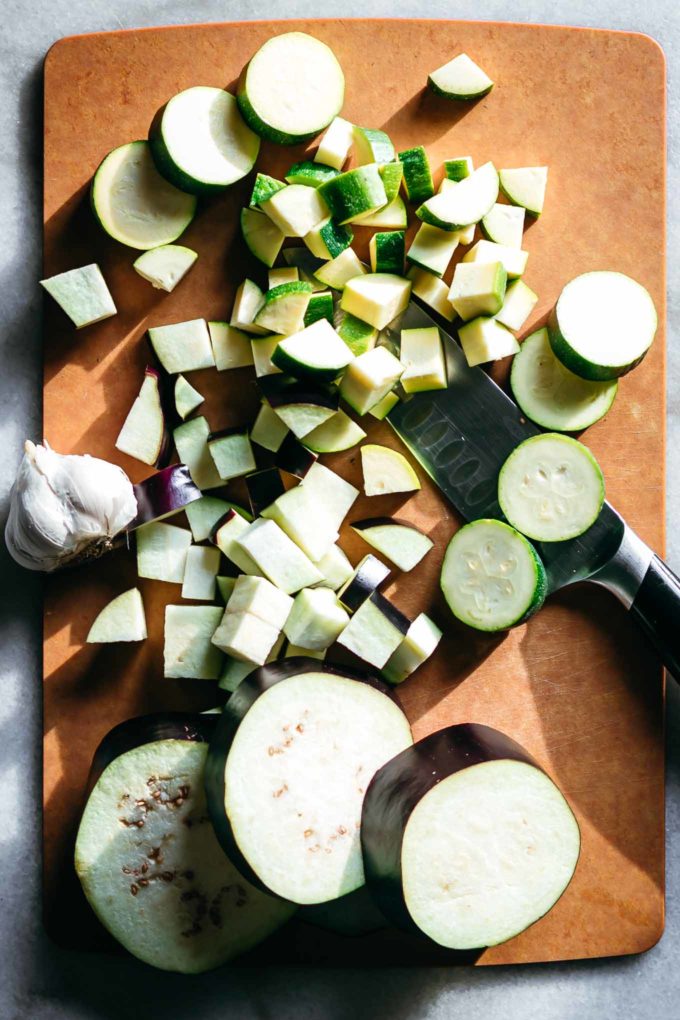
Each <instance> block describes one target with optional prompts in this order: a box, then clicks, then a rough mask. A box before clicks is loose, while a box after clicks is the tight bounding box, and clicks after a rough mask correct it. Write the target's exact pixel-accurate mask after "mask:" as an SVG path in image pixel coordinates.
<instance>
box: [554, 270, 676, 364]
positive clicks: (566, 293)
mask: <svg viewBox="0 0 680 1020" xmlns="http://www.w3.org/2000/svg"><path fill="white" fill-rule="evenodd" d="M656 327H657V314H656V308H655V307H654V302H653V301H652V299H651V297H650V296H649V294H648V292H647V291H646V290H645V288H644V287H643V286H642V285H641V284H639V283H637V281H636V280H633V279H631V277H630V276H626V275H625V274H624V273H614V272H608V271H597V272H593V273H583V274H582V275H581V276H577V277H576V278H575V279H573V280H572V281H571V282H570V283H568V284H567V285H566V287H565V288H564V289H563V291H562V293H561V294H560V296H559V298H558V300H557V304H556V305H555V308H554V309H553V314H552V316H551V319H550V323H549V330H550V344H551V346H552V349H553V351H554V352H555V354H556V356H557V357H558V358H559V359H560V361H561V362H562V364H563V365H564V366H565V367H566V368H568V369H569V370H570V371H571V372H575V373H576V375H580V376H581V377H582V378H583V379H595V380H608V379H616V378H618V377H619V376H621V375H625V374H626V372H630V371H631V369H633V368H635V366H636V365H639V364H640V362H641V361H642V359H643V358H644V356H645V354H646V353H647V351H648V350H649V348H650V347H651V345H652V341H653V340H654V335H655V333H656Z"/></svg>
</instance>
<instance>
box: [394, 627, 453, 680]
mask: <svg viewBox="0 0 680 1020" xmlns="http://www.w3.org/2000/svg"><path fill="white" fill-rule="evenodd" d="M441 639H442V632H441V630H440V629H439V627H438V626H437V624H436V623H434V622H433V621H432V620H431V619H430V617H429V616H427V615H426V614H425V613H420V614H419V616H416V618H415V620H414V621H413V623H412V624H411V626H410V627H409V629H408V630H407V631H406V634H405V636H404V639H403V640H402V642H401V644H400V645H399V647H398V648H397V649H396V650H395V651H394V652H393V653H392V655H391V656H390V657H389V659H388V660H387V662H386V663H385V665H384V667H383V676H384V677H385V679H386V680H389V682H390V683H391V684H400V683H402V681H403V680H406V678H407V677H409V676H411V674H412V673H415V671H416V670H417V669H418V667H419V666H422V665H423V663H424V662H427V660H428V659H429V658H430V656H431V655H432V654H433V653H434V652H435V650H436V648H437V645H438V644H439V642H440V641H441Z"/></svg>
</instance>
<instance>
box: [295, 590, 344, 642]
mask: <svg viewBox="0 0 680 1020" xmlns="http://www.w3.org/2000/svg"><path fill="white" fill-rule="evenodd" d="M348 623H349V616H348V614H347V612H346V610H345V609H343V608H342V606H341V605H340V603H339V602H338V599H337V596H336V594H335V592H334V591H331V589H330V588H303V590H302V591H301V592H298V594H297V595H296V596H295V601H294V602H293V608H292V609H291V611H290V616H289V617H288V619H287V620H286V623H285V626H284V628H283V631H284V633H285V635H286V637H287V638H288V640H289V641H292V643H293V644H295V645H298V646H299V647H300V648H310V649H312V650H313V651H321V650H323V649H324V648H330V646H331V645H332V644H333V642H334V641H335V640H336V638H337V637H338V635H339V634H341V633H342V631H343V630H344V629H345V627H346V626H347V624H348Z"/></svg>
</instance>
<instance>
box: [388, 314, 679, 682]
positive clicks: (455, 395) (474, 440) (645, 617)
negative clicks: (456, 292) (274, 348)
mask: <svg viewBox="0 0 680 1020" xmlns="http://www.w3.org/2000/svg"><path fill="white" fill-rule="evenodd" d="M422 326H437V328H438V329H439V332H440V335H441V337H442V342H443V344H444V350H445V353H446V363H447V373H448V383H449V385H448V388H447V389H445V390H436V391H431V392H426V393H418V394H413V395H411V396H406V397H405V399H404V400H403V401H401V402H400V403H399V404H397V405H396V407H395V408H394V409H393V410H392V411H391V412H390V413H389V415H388V416H387V421H389V423H390V425H391V426H392V428H393V429H394V430H395V431H396V432H397V434H398V435H399V436H400V438H401V439H402V440H403V441H404V443H405V444H406V445H407V446H408V448H409V449H410V450H411V452H412V453H413V455H414V456H415V458H416V460H418V461H419V462H420V464H421V465H422V467H423V468H424V469H425V471H426V472H427V474H428V475H430V477H431V478H432V479H433V480H434V481H435V482H436V484H437V485H438V486H439V488H440V489H441V490H442V492H443V493H444V495H445V496H446V497H447V498H448V499H449V500H450V501H451V503H452V504H453V506H454V507H455V509H456V510H457V511H458V513H459V514H460V516H461V517H462V518H463V519H464V520H466V521H473V520H477V519H478V518H480V517H502V514H501V511H500V507H499V505H498V473H499V471H500V468H501V466H502V464H503V462H504V461H505V459H506V458H507V457H508V455H509V454H510V453H511V451H512V450H513V449H514V448H515V447H516V446H517V445H518V444H519V443H521V442H522V441H523V440H524V439H527V438H528V437H529V436H533V435H536V434H537V433H538V432H539V431H540V430H539V429H538V428H537V427H536V426H535V425H533V424H531V422H528V421H527V420H526V419H525V418H524V417H523V415H522V413H521V411H520V409H519V408H518V407H517V405H516V404H515V403H514V401H512V400H511V399H510V397H508V396H507V395H506V394H505V393H504V392H503V390H502V389H501V388H500V387H499V386H497V385H496V384H495V383H494V382H493V380H492V379H490V378H489V376H488V375H487V374H486V372H484V371H483V369H481V368H470V367H469V365H468V364H467V361H466V360H465V356H464V354H463V352H462V350H461V348H460V347H459V345H458V344H457V343H456V341H455V340H453V339H452V337H451V336H449V334H448V333H447V332H446V330H445V329H443V328H442V325H441V323H439V322H436V321H435V320H434V319H433V318H432V316H431V315H429V313H428V312H426V311H425V310H424V309H423V308H422V307H421V306H420V305H419V304H418V303H417V299H415V298H414V299H413V300H412V301H411V303H410V304H409V306H408V308H407V310H406V312H405V313H404V315H403V316H402V317H401V319H400V320H399V322H398V328H399V329H402V328H405V329H412V328H417V327H422ZM391 331H394V332H396V331H395V330H394V326H393V327H391V328H388V330H386V331H385V333H384V334H383V342H386V343H388V344H389V343H390V340H391V336H390V332H391ZM535 544H536V547H537V549H538V552H539V555H540V556H541V559H542V560H543V563H544V564H545V568H546V571H547V575H548V585H549V591H550V592H554V591H557V590H558V589H559V588H562V587H564V586H565V585H567V584H573V583H574V582H576V581H592V582H594V583H595V584H599V585H602V586H604V587H605V588H608V589H609V590H610V591H611V592H613V593H614V595H616V596H617V598H618V599H619V600H620V601H621V602H622V603H623V605H624V606H625V607H626V609H627V610H629V612H630V613H631V614H632V616H633V617H634V618H635V619H636V621H637V622H638V624H639V625H640V626H641V627H642V629H643V631H644V632H645V633H646V634H647V636H648V637H649V638H650V640H651V641H652V642H653V644H654V645H655V646H656V648H657V650H658V652H659V654H660V656H661V658H662V660H663V662H664V665H665V666H666V667H667V669H668V670H669V671H670V672H671V673H672V674H673V675H674V676H675V677H676V679H680V580H678V578H677V577H676V576H675V574H674V573H673V572H672V571H671V570H670V569H669V568H668V567H667V566H666V564H665V563H664V562H663V561H662V560H661V559H660V558H659V557H658V556H657V555H656V554H655V553H654V552H653V551H652V550H651V549H650V548H649V547H648V546H647V545H645V543H644V542H643V541H642V539H640V538H639V537H638V536H637V535H636V534H635V532H634V531H633V530H632V528H630V527H628V525H627V524H626V522H625V521H624V520H623V519H622V518H621V517H620V516H619V514H618V513H617V512H616V510H614V508H613V507H612V506H610V504H609V503H605V504H604V507H603V508H602V512H601V513H600V516H599V517H598V519H597V521H596V522H595V524H593V525H592V527H591V528H589V529H588V531H587V532H586V533H585V534H584V535H581V536H580V537H579V538H576V539H572V540H571V541H568V542H544V543H535Z"/></svg>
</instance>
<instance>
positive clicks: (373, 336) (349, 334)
mask: <svg viewBox="0 0 680 1020" xmlns="http://www.w3.org/2000/svg"><path fill="white" fill-rule="evenodd" d="M336 319H337V324H336V327H335V328H336V330H337V332H338V336H339V337H340V338H341V339H342V340H344V342H345V343H346V344H347V346H348V347H349V349H350V351H351V352H352V354H354V355H355V356H356V357H358V356H359V355H360V354H365V353H366V351H371V350H373V348H374V347H375V345H376V341H377V339H378V330H377V329H376V328H375V326H371V325H370V324H369V323H368V322H362V320H361V319H357V317H356V315H351V314H350V312H343V311H342V309H339V310H338V313H337V315H336Z"/></svg>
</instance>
